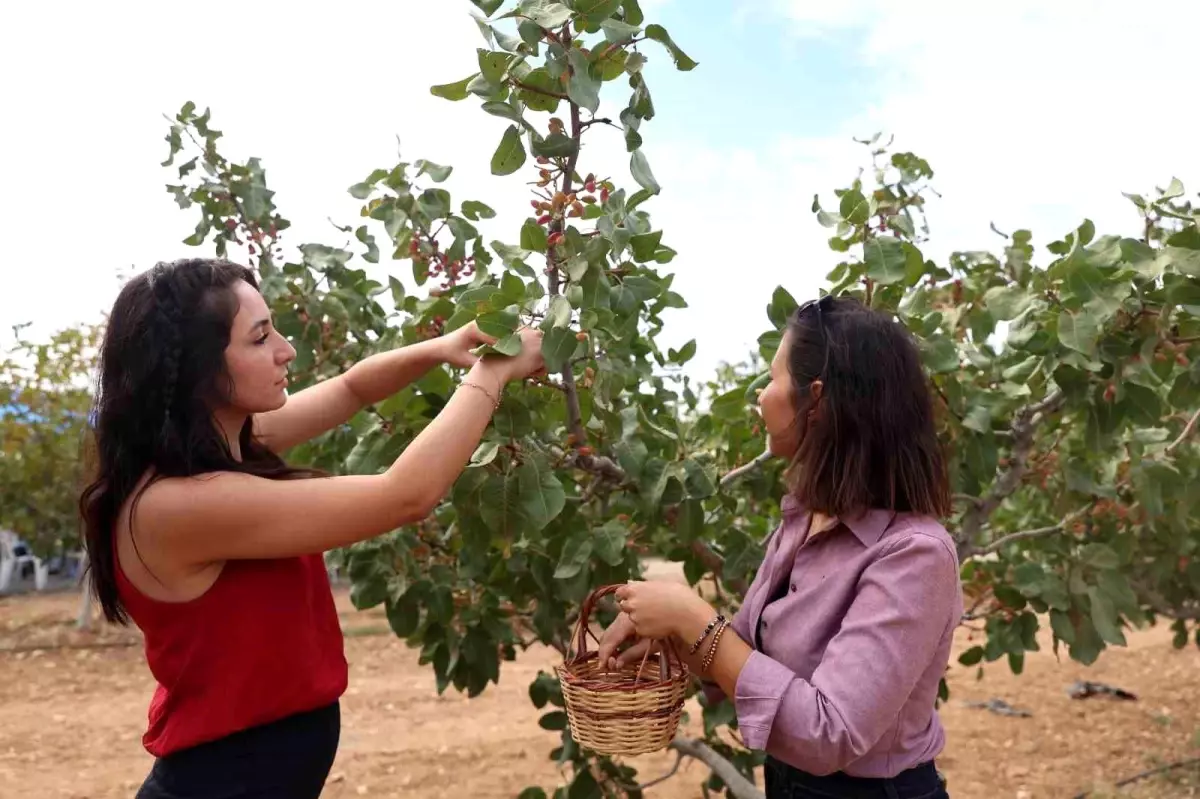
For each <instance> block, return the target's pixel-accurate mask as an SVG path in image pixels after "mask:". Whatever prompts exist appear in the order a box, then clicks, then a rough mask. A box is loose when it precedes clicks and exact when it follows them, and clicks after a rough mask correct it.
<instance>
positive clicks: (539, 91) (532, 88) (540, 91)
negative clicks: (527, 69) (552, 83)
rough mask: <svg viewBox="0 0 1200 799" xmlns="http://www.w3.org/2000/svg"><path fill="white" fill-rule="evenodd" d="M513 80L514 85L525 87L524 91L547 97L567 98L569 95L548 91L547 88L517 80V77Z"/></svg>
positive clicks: (520, 87) (519, 87)
mask: <svg viewBox="0 0 1200 799" xmlns="http://www.w3.org/2000/svg"><path fill="white" fill-rule="evenodd" d="M512 82H513V85H514V86H516V87H517V88H518V89H523V90H524V91H527V92H533V93H534V94H541V95H544V96H546V97H557V98H558V99H559V100H566V99H567V95H565V94H563V93H562V92H548V91H546V90H545V89H539V88H538V87H537V86H530V85H529V84H528V83H526V82H525V81H522V80H517V79H516V78H513V79H512Z"/></svg>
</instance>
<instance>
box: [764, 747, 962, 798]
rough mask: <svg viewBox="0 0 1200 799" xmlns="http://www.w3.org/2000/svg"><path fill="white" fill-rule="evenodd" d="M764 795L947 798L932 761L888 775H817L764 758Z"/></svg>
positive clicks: (786, 796) (776, 796) (772, 796)
mask: <svg viewBox="0 0 1200 799" xmlns="http://www.w3.org/2000/svg"><path fill="white" fill-rule="evenodd" d="M764 771H765V774H766V783H767V799H950V795H949V794H948V793H946V787H945V785H944V784H943V783H942V779H941V777H939V776H938V773H937V768H935V767H934V765H933V763H932V762H929V763H923V764H921V765H919V766H914V767H913V768H910V769H908V770H907V771H902V772H900V773H899V774H897V775H896V776H895V777H892V778H891V779H872V778H867V777H851V776H849V775H847V774H842V773H841V772H838V773H836V774H830V775H829V776H826V777H817V776H814V775H812V774H809V773H807V772H804V771H801V770H800V769H798V768H795V767H793V766H789V765H788V764H787V763H782V762H780V761H778V760H776V759H775V758H773V757H768V758H767V763H766V766H765V767H764Z"/></svg>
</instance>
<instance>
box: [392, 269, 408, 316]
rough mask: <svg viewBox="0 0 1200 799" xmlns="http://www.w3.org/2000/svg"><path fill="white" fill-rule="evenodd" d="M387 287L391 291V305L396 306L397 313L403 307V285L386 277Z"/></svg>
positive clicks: (394, 279)
mask: <svg viewBox="0 0 1200 799" xmlns="http://www.w3.org/2000/svg"><path fill="white" fill-rule="evenodd" d="M388 285H389V286H390V287H391V289H392V303H393V304H394V305H395V306H396V310H397V311H399V310H402V309H403V307H404V293H405V292H404V284H403V283H401V282H400V281H399V280H397V279H396V278H394V277H392V276H391V275H388Z"/></svg>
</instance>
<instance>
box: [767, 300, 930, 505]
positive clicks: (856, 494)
mask: <svg viewBox="0 0 1200 799" xmlns="http://www.w3.org/2000/svg"><path fill="white" fill-rule="evenodd" d="M788 330H789V332H790V334H791V335H790V344H791V347H790V352H788V353H787V359H788V367H789V370H790V372H791V379H792V382H793V389H794V391H795V396H796V398H797V405H798V409H797V417H798V418H797V421H798V423H799V424H800V427H801V429H803V430H805V433H804V436H803V438H802V439H801V441H800V446H799V448H798V449H797V451H796V455H795V457H794V458H793V460H792V464H791V467H790V468H789V478H790V483H791V490H792V492H793V493H794V494H795V495H796V497H797V499H799V500H800V501H801V502H802V503H803V504H804V505H805V506H807V507H808V508H810V509H812V510H814V511H817V512H820V513H828V514H830V515H834V516H843V515H845V516H853V515H854V514H856V513H859V512H862V511H865V510H870V509H875V508H882V509H887V510H894V511H911V512H914V513H919V514H923V515H927V516H933V517H935V518H936V517H945V516H947V515H949V513H950V486H949V478H948V475H947V473H946V462H945V457H944V455H943V453H942V449H941V445H940V443H939V442H938V438H937V430H936V427H935V424H934V413H933V398H932V396H931V392H930V387H929V381H928V378H927V377H926V375H925V372H924V370H923V369H922V367H921V356H920V352H919V350H918V349H917V345H916V343H915V342H914V340H913V338H912V336H911V334H910V333H909V332H908V330H907V329H906V328H905V327H904V326H903V325H902V324H900V323H899V322H897V321H896V320H894V319H893V318H891V317H890V316H886V315H884V314H882V313H880V312H878V311H873V310H871V309H870V308H867V307H865V306H863V305H862V304H861V303H860V302H858V301H857V300H855V299H852V298H840V297H839V298H834V297H829V296H826V297H823V298H821V299H820V300H819V301H815V302H810V303H807V304H805V305H804V306H802V307H801V308H799V309H798V310H797V311H796V312H795V313H794V314H793V315H792V317H791V319H790V320H789V322H788ZM818 379H820V380H821V384H822V388H821V392H820V398H819V399H814V397H813V393H814V392H813V391H812V383H813V381H814V380H818ZM813 411H815V412H813ZM810 419H811V421H810Z"/></svg>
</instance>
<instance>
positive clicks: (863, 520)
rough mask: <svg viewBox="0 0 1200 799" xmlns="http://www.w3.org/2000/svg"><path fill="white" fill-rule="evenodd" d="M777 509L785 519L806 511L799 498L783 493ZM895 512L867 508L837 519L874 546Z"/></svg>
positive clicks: (881, 536) (864, 544) (857, 536)
mask: <svg viewBox="0 0 1200 799" xmlns="http://www.w3.org/2000/svg"><path fill="white" fill-rule="evenodd" d="M779 509H780V510H781V511H782V512H783V515H784V517H785V518H787V519H795V518H797V517H799V516H803V515H804V514H806V513H807V512H808V509H807V508H805V507H804V506H803V505H802V504H801V503H800V500H798V499H796V498H795V497H794V496H792V495H791V494H785V495H784V496H783V499H782V500H780V502H779ZM895 516H896V514H895V513H894V512H892V511H890V510H884V509H881V508H876V509H872V510H868V511H866V512H864V513H862V514H860V515H859V516H857V517H855V518H853V519H839V520H838V521H840V522H841V523H842V524H844V525H845V526H846V527H848V528H850V532H852V533H853V534H854V537H855V538H857V539H858V540H859V541H861V542H862V544H863V546H867V547H870V546H874V545H875V544H878V543H879V539H881V538H883V534H884V532H885V531H886V530H887V528H888V527H889V526H891V523H892V519H894V518H895Z"/></svg>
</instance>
